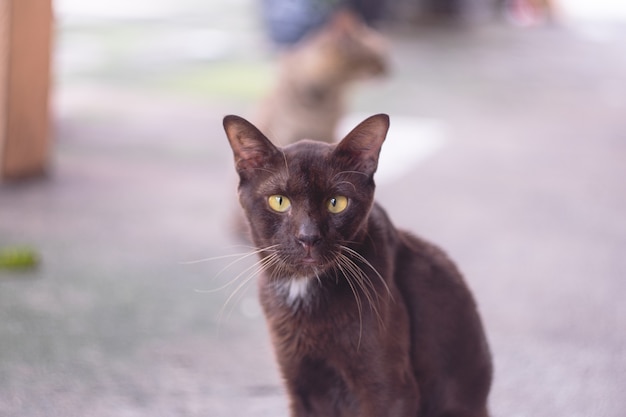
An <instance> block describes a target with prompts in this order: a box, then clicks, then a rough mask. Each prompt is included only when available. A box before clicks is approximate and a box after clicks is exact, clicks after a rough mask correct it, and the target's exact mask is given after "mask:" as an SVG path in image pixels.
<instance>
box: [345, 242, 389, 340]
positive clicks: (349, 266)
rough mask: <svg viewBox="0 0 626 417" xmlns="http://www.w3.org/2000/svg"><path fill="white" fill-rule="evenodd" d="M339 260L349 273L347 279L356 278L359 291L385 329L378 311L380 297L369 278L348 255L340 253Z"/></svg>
mask: <svg viewBox="0 0 626 417" xmlns="http://www.w3.org/2000/svg"><path fill="white" fill-rule="evenodd" d="M338 260H339V261H340V262H341V263H342V264H343V266H344V267H345V268H346V270H347V271H348V273H349V275H346V279H350V278H354V280H355V282H356V283H357V285H358V286H359V289H360V290H361V291H362V292H363V295H365V298H367V301H368V303H369V306H370V309H371V310H372V311H373V312H374V314H375V315H376V318H377V320H378V323H379V324H380V325H381V326H382V327H383V328H384V327H385V324H384V321H383V319H382V316H381V314H380V311H379V310H378V307H380V296H379V294H378V292H377V291H376V288H374V286H373V284H372V282H371V280H370V278H369V276H368V275H367V274H366V273H365V272H364V271H363V270H362V269H361V268H360V267H359V266H358V265H357V264H356V263H354V261H352V260H351V259H350V258H348V257H347V256H346V255H344V254H342V253H340V254H339V257H338ZM370 290H371V291H372V292H373V293H374V296H375V297H376V301H375V300H374V296H372V293H371V292H370Z"/></svg>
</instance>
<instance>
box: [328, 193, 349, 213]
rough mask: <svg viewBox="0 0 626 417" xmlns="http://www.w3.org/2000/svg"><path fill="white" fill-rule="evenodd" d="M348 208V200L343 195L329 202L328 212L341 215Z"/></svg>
mask: <svg viewBox="0 0 626 417" xmlns="http://www.w3.org/2000/svg"><path fill="white" fill-rule="evenodd" d="M346 207H348V199H347V198H346V197H344V196H342V195H338V196H335V197H332V198H331V199H330V200H328V211H330V212H331V213H335V214H336V213H341V212H342V211H344V210H345V209H346Z"/></svg>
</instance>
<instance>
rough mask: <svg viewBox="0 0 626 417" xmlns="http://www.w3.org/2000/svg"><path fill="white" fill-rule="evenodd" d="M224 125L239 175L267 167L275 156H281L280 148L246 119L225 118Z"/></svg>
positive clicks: (236, 117)
mask: <svg viewBox="0 0 626 417" xmlns="http://www.w3.org/2000/svg"><path fill="white" fill-rule="evenodd" d="M223 124H224V130H225V131H226V136H227V137H228V141H229V142H230V147H231V148H232V149H233V154H234V156H235V168H236V169H237V172H238V173H239V175H241V174H242V173H243V172H244V171H248V170H254V169H257V168H263V167H265V166H267V165H268V164H270V163H271V162H272V159H273V157H274V156H276V155H277V154H280V151H279V150H278V148H276V146H274V145H273V144H272V142H270V140H269V139H268V138H267V137H265V135H264V134H263V133H261V131H260V130H259V129H257V128H256V127H255V126H254V125H253V124H252V123H250V122H249V121H247V120H246V119H244V118H242V117H239V116H233V115H229V116H226V117H224V121H223Z"/></svg>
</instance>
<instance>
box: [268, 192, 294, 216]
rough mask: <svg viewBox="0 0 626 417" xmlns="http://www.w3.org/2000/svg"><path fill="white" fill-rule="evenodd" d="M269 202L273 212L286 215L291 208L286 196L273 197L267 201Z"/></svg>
mask: <svg viewBox="0 0 626 417" xmlns="http://www.w3.org/2000/svg"><path fill="white" fill-rule="evenodd" d="M267 202H268V203H269V205H270V208H271V209H272V210H274V211H277V212H279V213H284V212H286V211H287V210H289V207H291V201H289V199H288V198H287V197H285V196H284V195H271V196H270V197H269V198H268V199H267Z"/></svg>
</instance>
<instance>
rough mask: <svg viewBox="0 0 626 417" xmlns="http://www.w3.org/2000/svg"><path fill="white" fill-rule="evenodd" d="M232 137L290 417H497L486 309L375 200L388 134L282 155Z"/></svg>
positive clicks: (369, 126)
mask: <svg viewBox="0 0 626 417" xmlns="http://www.w3.org/2000/svg"><path fill="white" fill-rule="evenodd" d="M224 128H225V130H226V134H227V136H228V139H229V141H230V144H231V147H232V149H233V152H234V155H235V163H236V168H237V172H238V173H239V177H240V184H239V198H240V202H241V205H242V207H243V209H244V211H245V214H246V216H247V218H248V221H249V223H250V228H251V233H252V237H253V240H254V242H255V244H256V245H257V246H258V248H259V249H260V252H259V253H260V256H261V261H260V262H261V265H262V266H263V268H264V272H263V274H262V275H261V277H260V281H259V286H260V299H261V304H262V306H263V309H264V312H265V315H266V318H267V322H268V326H269V329H270V331H271V336H272V341H273V344H274V348H275V351H276V357H277V359H278V363H279V365H280V370H281V372H282V375H283V376H284V378H285V382H286V386H287V390H288V393H289V396H290V400H291V415H292V416H298V417H302V416H320V417H332V416H346V417H383V416H384V417H396V416H397V417H416V416H449V417H451V416H459V417H460V416H467V417H469V416H476V417H478V416H487V415H488V413H487V396H488V393H489V388H490V383H491V360H490V354H489V349H488V346H487V342H486V339H485V336H484V333H483V329H482V325H481V321H480V318H479V316H478V312H477V310H476V306H475V303H474V300H473V299H472V295H471V294H470V292H469V290H468V288H467V286H466V285H465V283H464V281H463V278H462V277H461V275H460V273H459V272H458V270H457V269H456V267H455V265H454V264H453V263H452V262H451V261H450V260H449V259H448V258H447V257H446V255H445V254H444V253H443V252H442V251H441V250H439V249H438V248H437V247H435V246H433V245H431V244H430V243H427V242H425V241H423V240H421V239H419V238H417V237H414V236H412V235H410V234H408V233H406V232H403V231H399V230H397V229H396V228H395V227H394V226H393V224H392V223H391V221H390V220H389V218H388V217H387V215H386V214H385V211H384V210H383V209H382V208H381V207H380V206H379V205H378V204H376V203H375V202H374V188H375V186H374V180H373V176H374V172H375V171H376V168H377V164H378V155H379V152H380V148H381V146H382V143H383V141H384V139H385V136H386V134H387V130H388V128H389V118H388V116H386V115H382V114H381V115H376V116H372V117H370V118H368V119H367V120H365V121H363V122H362V123H361V124H360V125H358V126H357V127H356V128H355V129H354V130H352V132H350V133H349V134H348V135H347V136H346V137H345V138H344V139H343V140H342V141H341V142H340V143H339V144H337V145H331V144H327V143H322V142H314V141H309V140H303V141H300V142H297V143H295V144H293V145H290V146H288V147H285V148H278V147H276V146H274V145H273V144H272V143H271V142H270V141H269V140H268V139H267V138H266V137H265V136H264V135H263V134H262V133H261V132H260V131H259V130H258V129H257V128H255V127H254V126H253V125H252V124H250V123H249V122H247V121H246V120H244V119H242V118H240V117H237V116H227V117H225V118H224Z"/></svg>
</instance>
